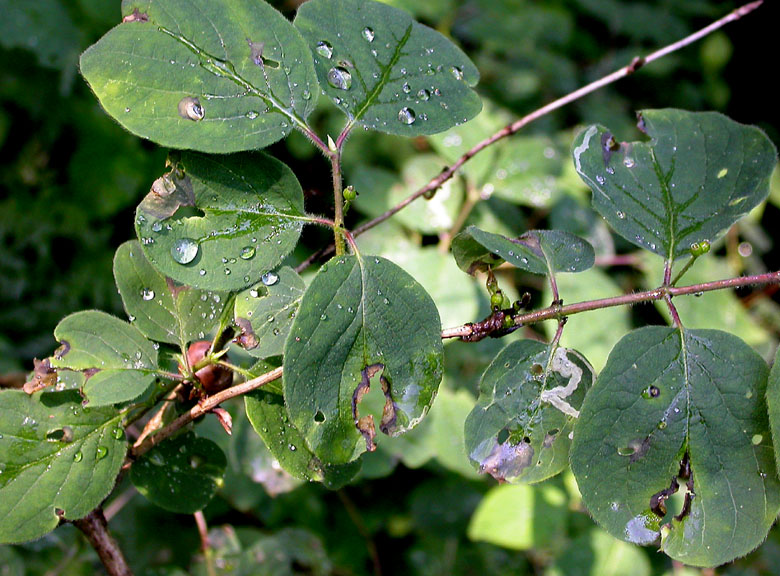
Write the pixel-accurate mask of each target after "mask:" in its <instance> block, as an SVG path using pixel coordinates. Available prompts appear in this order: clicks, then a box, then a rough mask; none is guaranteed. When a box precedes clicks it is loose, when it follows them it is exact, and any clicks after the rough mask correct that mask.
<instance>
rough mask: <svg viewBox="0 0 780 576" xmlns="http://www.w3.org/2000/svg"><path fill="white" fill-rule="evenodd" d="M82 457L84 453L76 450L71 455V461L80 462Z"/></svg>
mask: <svg viewBox="0 0 780 576" xmlns="http://www.w3.org/2000/svg"><path fill="white" fill-rule="evenodd" d="M83 459H84V454H82V453H81V452H76V453H75V454H74V455H73V461H74V462H81V461H82V460H83Z"/></svg>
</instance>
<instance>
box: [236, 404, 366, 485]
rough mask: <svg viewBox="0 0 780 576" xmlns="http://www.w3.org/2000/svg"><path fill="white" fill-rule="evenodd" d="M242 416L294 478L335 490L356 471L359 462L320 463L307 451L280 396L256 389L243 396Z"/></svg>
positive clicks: (306, 445)
mask: <svg viewBox="0 0 780 576" xmlns="http://www.w3.org/2000/svg"><path fill="white" fill-rule="evenodd" d="M244 401H245V404H246V414H247V416H248V418H249V421H250V422H251V423H252V427H253V428H254V429H255V432H257V434H258V435H259V436H260V437H261V438H262V439H263V442H265V445H266V446H267V447H268V450H269V451H270V452H271V454H272V455H273V456H274V457H275V458H276V459H277V460H278V462H279V465H280V466H281V467H282V468H283V469H284V470H286V471H287V472H289V473H290V474H291V475H292V476H294V477H295V478H300V479H302V480H310V481H311V480H313V481H316V482H322V483H323V484H324V485H325V486H326V487H328V488H330V489H331V490H338V489H339V488H341V487H342V486H344V485H345V484H347V483H348V482H349V481H350V480H352V478H354V477H355V475H356V474H357V473H358V472H359V471H360V461H359V460H358V461H355V462H351V463H349V464H344V465H332V464H327V463H323V462H321V461H320V460H319V458H317V456H315V455H314V453H313V452H312V451H311V450H310V449H309V447H308V444H307V443H306V439H305V438H304V436H303V434H301V433H300V431H299V430H298V429H297V428H296V427H295V424H293V423H292V422H290V418H289V417H288V416H287V409H286V408H285V406H284V401H283V399H282V397H281V396H280V395H278V394H272V393H269V392H264V391H262V390H256V391H254V392H251V393H249V394H247V395H246V396H245V397H244Z"/></svg>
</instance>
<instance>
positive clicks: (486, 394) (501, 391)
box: [465, 340, 595, 482]
mask: <svg viewBox="0 0 780 576" xmlns="http://www.w3.org/2000/svg"><path fill="white" fill-rule="evenodd" d="M594 377H595V374H594V373H593V368H591V367H590V365H589V364H588V363H587V361H586V360H585V359H584V358H583V357H582V356H580V355H579V354H578V353H577V352H575V351H574V350H567V349H566V348H559V347H553V346H551V345H546V344H543V343H542V342H537V341H536V340H520V341H518V342H512V343H511V344H509V345H508V346H507V347H506V348H504V349H503V350H502V351H501V352H500V353H499V354H498V356H496V357H495V359H494V360H493V362H492V363H491V364H490V366H488V368H487V370H485V373H484V374H483V375H482V379H481V380H480V382H479V400H478V402H477V406H476V407H475V408H474V410H472V411H471V414H469V416H468V418H466V424H465V435H466V451H467V452H468V454H469V457H470V458H471V460H472V462H473V463H474V465H475V466H477V467H478V468H479V471H480V472H484V473H487V474H490V475H491V476H493V477H494V478H496V479H497V480H499V481H508V482H539V481H541V480H545V479H546V478H549V477H550V476H553V475H555V474H558V473H559V472H561V471H562V470H563V469H564V468H566V466H567V464H568V455H569V445H570V444H571V440H570V434H571V431H572V429H573V427H574V422H575V420H576V419H577V417H578V414H579V412H578V410H579V407H580V406H581V405H582V401H583V398H584V397H585V393H586V392H587V390H588V389H589V388H590V386H591V383H592V382H593V379H594Z"/></svg>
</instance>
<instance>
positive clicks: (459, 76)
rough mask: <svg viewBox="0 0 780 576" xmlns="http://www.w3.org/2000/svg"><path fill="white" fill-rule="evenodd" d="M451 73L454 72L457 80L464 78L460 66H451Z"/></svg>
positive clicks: (453, 74)
mask: <svg viewBox="0 0 780 576" xmlns="http://www.w3.org/2000/svg"><path fill="white" fill-rule="evenodd" d="M450 73H451V74H452V76H453V78H455V80H463V69H462V68H460V67H458V66H453V67H452V68H450Z"/></svg>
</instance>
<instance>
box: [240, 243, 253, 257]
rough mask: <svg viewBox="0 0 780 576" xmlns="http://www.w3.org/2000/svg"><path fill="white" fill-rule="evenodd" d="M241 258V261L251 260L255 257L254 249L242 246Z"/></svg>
mask: <svg viewBox="0 0 780 576" xmlns="http://www.w3.org/2000/svg"><path fill="white" fill-rule="evenodd" d="M239 256H241V259H242V260H251V259H252V258H254V256H255V247H254V246H244V247H243V248H242V249H241V254H239Z"/></svg>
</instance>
